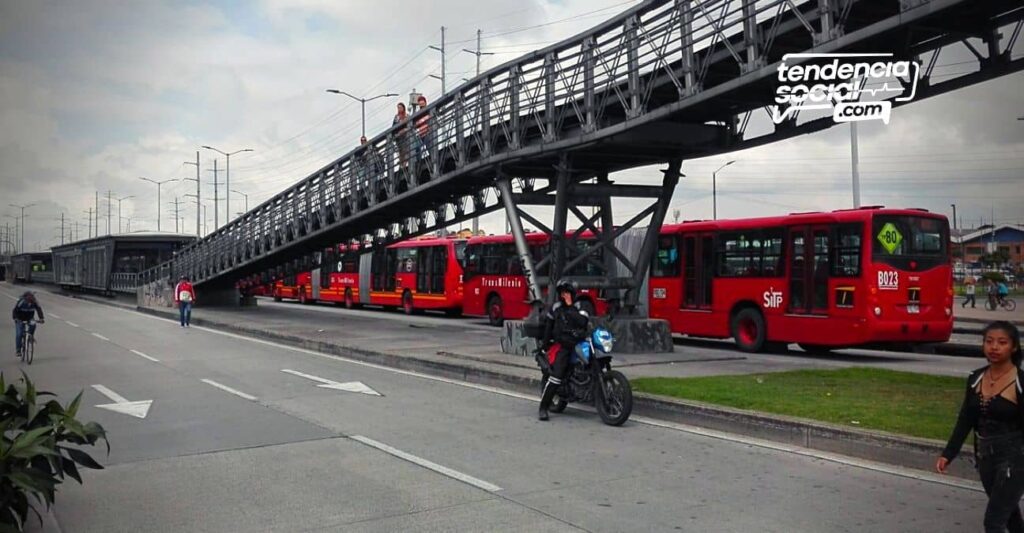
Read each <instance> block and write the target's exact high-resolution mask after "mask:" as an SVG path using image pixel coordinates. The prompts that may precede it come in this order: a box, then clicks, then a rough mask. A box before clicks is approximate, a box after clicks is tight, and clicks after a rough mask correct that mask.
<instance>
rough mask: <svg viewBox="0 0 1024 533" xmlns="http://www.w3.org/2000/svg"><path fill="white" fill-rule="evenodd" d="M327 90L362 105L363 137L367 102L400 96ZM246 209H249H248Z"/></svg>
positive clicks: (364, 134)
mask: <svg viewBox="0 0 1024 533" xmlns="http://www.w3.org/2000/svg"><path fill="white" fill-rule="evenodd" d="M327 92H329V93H334V94H340V95H344V96H347V97H349V98H351V99H353V100H355V101H357V102H359V104H360V106H361V107H362V114H363V134H362V136H363V137H366V102H372V101H374V100H376V99H378V98H390V97H392V96H398V95H397V94H395V93H385V94H378V95H377V96H373V97H370V98H360V97H358V96H354V95H352V94H349V93H347V92H345V91H339V90H338V89H327ZM246 211H248V209H247V210H246Z"/></svg>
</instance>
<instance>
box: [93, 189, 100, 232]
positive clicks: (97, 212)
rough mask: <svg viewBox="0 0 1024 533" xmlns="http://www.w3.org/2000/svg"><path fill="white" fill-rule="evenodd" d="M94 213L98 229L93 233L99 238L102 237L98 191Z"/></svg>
mask: <svg viewBox="0 0 1024 533" xmlns="http://www.w3.org/2000/svg"><path fill="white" fill-rule="evenodd" d="M92 212H93V215H94V217H93V219H94V222H93V223H94V224H96V228H95V229H96V231H94V232H93V235H95V236H97V237H99V236H100V191H96V203H95V204H94V205H93V210H92Z"/></svg>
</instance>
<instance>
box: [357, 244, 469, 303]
mask: <svg viewBox="0 0 1024 533" xmlns="http://www.w3.org/2000/svg"><path fill="white" fill-rule="evenodd" d="M465 250H466V239H458V238H454V237H451V238H422V239H415V240H409V241H402V242H399V243H396V244H392V245H391V246H388V247H387V248H384V249H382V250H376V251H374V252H372V253H371V254H370V258H369V261H365V260H364V261H362V262H361V264H360V269H359V280H358V281H357V283H366V282H368V287H367V291H366V292H367V293H368V294H367V293H362V294H361V296H362V297H361V298H360V303H364V304H370V305H382V306H385V307H401V308H402V310H403V311H405V313H406V314H411V313H413V312H414V311H417V310H425V309H433V310H440V311H444V312H445V313H447V314H449V315H458V314H460V313H461V312H462V257H463V254H464V253H465ZM364 280H365V281H364Z"/></svg>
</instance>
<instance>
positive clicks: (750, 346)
mask: <svg viewBox="0 0 1024 533" xmlns="http://www.w3.org/2000/svg"><path fill="white" fill-rule="evenodd" d="M732 338H733V339H735V340H736V345H737V346H739V347H740V349H741V350H743V351H744V352H759V351H761V348H762V347H764V338H765V327H764V317H763V316H761V312H760V311H758V310H757V309H753V308H750V307H747V308H745V309H741V310H740V311H739V312H738V313H736V314H735V315H733V317H732Z"/></svg>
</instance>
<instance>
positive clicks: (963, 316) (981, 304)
mask: <svg viewBox="0 0 1024 533" xmlns="http://www.w3.org/2000/svg"><path fill="white" fill-rule="evenodd" d="M963 303H964V298H963V296H957V297H956V298H954V300H953V320H955V321H957V322H970V323H976V324H988V323H989V322H992V321H995V320H1008V321H1010V322H1013V323H1014V324H1016V325H1017V326H1018V327H1024V302H1018V305H1017V309H1016V310H1015V311H1013V312H1012V313H1011V312H1009V311H1006V310H1004V309H998V310H995V311H989V310H988V309H985V296H984V295H978V301H977V305H976V306H975V307H970V306H967V307H962V305H963Z"/></svg>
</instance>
